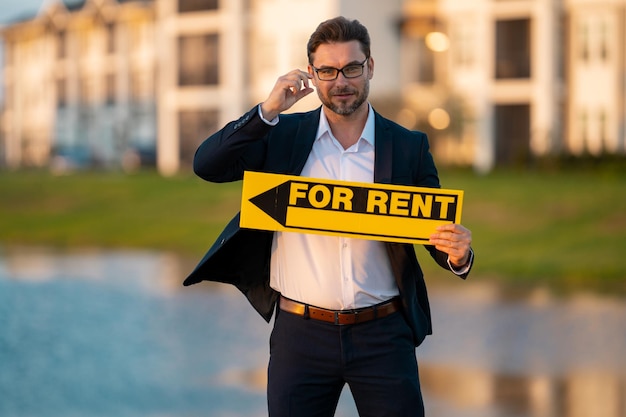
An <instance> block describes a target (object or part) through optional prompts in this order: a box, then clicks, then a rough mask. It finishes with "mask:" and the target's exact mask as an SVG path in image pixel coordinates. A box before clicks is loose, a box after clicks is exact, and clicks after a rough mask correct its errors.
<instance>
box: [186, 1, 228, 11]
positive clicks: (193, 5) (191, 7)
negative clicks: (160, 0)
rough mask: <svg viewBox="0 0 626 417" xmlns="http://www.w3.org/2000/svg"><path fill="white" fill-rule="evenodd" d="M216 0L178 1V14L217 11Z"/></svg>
mask: <svg viewBox="0 0 626 417" xmlns="http://www.w3.org/2000/svg"><path fill="white" fill-rule="evenodd" d="M218 3H219V2H218V0H178V13H187V12H200V11H205V10H217V8H218Z"/></svg>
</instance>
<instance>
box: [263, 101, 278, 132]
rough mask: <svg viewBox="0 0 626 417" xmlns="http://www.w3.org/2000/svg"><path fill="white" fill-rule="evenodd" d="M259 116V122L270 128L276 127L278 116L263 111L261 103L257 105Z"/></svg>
mask: <svg viewBox="0 0 626 417" xmlns="http://www.w3.org/2000/svg"><path fill="white" fill-rule="evenodd" d="M259 116H260V117H261V120H263V121H264V122H265V123H267V124H268V125H270V126H276V125H277V124H278V114H276V115H273V114H272V113H271V112H269V111H263V103H261V104H259ZM270 116H274V117H270Z"/></svg>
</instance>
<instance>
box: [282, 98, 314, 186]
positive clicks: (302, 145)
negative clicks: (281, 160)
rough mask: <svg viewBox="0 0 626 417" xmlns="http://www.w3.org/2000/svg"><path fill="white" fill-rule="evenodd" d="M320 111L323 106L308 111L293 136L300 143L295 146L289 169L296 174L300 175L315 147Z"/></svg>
mask: <svg viewBox="0 0 626 417" xmlns="http://www.w3.org/2000/svg"><path fill="white" fill-rule="evenodd" d="M320 111H321V107H320V108H318V109H317V110H315V111H312V112H310V113H308V114H307V115H306V116H305V117H304V118H303V119H302V121H301V122H300V124H299V126H298V130H297V132H296V134H295V137H294V138H293V140H295V141H298V145H297V146H294V147H293V152H292V154H291V159H290V161H289V171H290V172H291V173H293V174H295V175H300V173H301V172H302V169H303V168H304V164H306V161H307V159H308V158H309V154H310V153H311V149H312V148H313V142H315V136H316V135H317V128H318V126H319V123H320Z"/></svg>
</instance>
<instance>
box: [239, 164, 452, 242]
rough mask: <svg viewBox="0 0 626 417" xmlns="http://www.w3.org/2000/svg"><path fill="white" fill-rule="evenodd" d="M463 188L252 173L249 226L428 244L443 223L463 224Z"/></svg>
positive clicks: (246, 186)
mask: <svg viewBox="0 0 626 417" xmlns="http://www.w3.org/2000/svg"><path fill="white" fill-rule="evenodd" d="M462 205H463V191H458V190H443V189H440V188H422V187H409V186H401V185H388V184H378V183H360V182H347V181H337V180H327V179H318V178H306V177H299V176H293V175H279V174H267V173H259V172H250V171H246V172H245V173H244V177H243V191H242V198H241V219H240V223H239V225H240V226H241V227H242V228H247V229H260V230H272V231H289V232H300V233H315V234H324V235H332V236H345V237H355V238H362V239H372V240H382V241H388V242H406V243H427V242H428V239H429V237H430V235H431V234H432V233H434V232H435V228H436V227H437V226H440V225H443V224H450V223H460V222H461V209H462Z"/></svg>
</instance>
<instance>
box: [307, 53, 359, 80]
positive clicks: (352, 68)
mask: <svg viewBox="0 0 626 417" xmlns="http://www.w3.org/2000/svg"><path fill="white" fill-rule="evenodd" d="M368 59H369V57H367V58H365V59H364V60H363V62H361V63H359V64H349V65H346V66H345V67H343V68H332V67H324V68H315V67H314V66H313V65H311V67H312V68H313V69H314V70H315V72H316V73H317V77H318V78H319V79H320V80H321V81H333V80H336V79H337V77H339V73H342V74H343V76H344V77H346V78H357V77H360V76H361V75H363V69H364V68H365V63H366V62H367V60H368Z"/></svg>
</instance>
